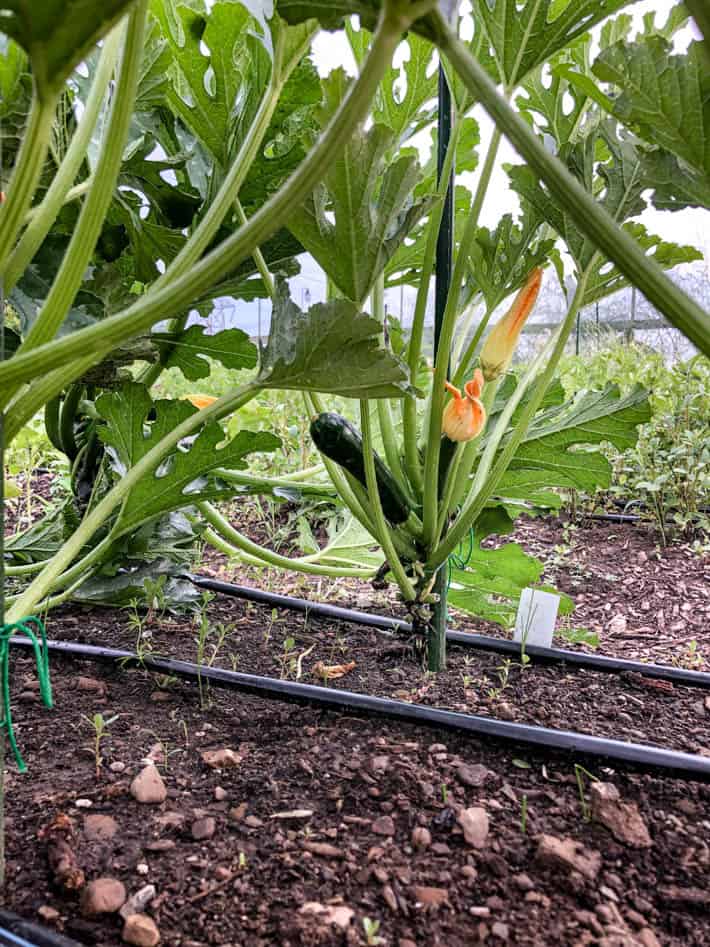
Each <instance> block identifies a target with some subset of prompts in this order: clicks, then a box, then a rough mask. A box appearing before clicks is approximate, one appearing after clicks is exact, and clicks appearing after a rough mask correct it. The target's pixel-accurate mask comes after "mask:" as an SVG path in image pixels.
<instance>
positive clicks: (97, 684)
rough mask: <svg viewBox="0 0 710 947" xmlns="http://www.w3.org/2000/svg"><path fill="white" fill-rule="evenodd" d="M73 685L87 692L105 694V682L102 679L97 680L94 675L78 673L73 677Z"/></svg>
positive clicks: (101, 695)
mask: <svg viewBox="0 0 710 947" xmlns="http://www.w3.org/2000/svg"><path fill="white" fill-rule="evenodd" d="M74 686H75V687H76V689H77V690H79V691H85V692H86V693H88V694H98V695H99V696H100V697H103V696H104V695H105V694H106V684H105V683H104V682H103V681H97V680H96V678H95V677H82V676H81V675H79V676H78V677H76V678H75V679H74Z"/></svg>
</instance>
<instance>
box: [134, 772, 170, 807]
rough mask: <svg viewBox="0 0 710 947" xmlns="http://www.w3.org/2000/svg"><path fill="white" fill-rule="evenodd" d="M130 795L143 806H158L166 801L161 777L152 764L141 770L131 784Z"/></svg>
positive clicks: (166, 792)
mask: <svg viewBox="0 0 710 947" xmlns="http://www.w3.org/2000/svg"><path fill="white" fill-rule="evenodd" d="M131 795H132V796H133V798H134V799H135V800H136V801H137V802H140V803H143V804H144V805H158V804H159V803H161V802H165V800H166V799H167V797H168V791H167V789H166V788H165V783H164V782H163V777H162V776H161V775H160V773H159V772H158V770H157V769H156V767H155V766H154V765H153V764H152V763H151V765H150V766H146V767H145V769H142V770H141V771H140V773H139V774H138V775H137V776H136V778H135V779H134V780H133V782H132V783H131Z"/></svg>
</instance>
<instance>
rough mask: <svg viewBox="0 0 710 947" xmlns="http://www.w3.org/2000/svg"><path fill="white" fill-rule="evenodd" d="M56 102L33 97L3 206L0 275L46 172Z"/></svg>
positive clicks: (0, 238)
mask: <svg viewBox="0 0 710 947" xmlns="http://www.w3.org/2000/svg"><path fill="white" fill-rule="evenodd" d="M56 104H57V102H56V99H52V100H51V101H49V100H47V101H42V102H41V101H40V99H39V97H38V95H37V91H36V90H35V92H34V94H33V96H32V107H31V109H30V114H29V118H28V120H27V126H26V128H25V132H24V135H23V136H22V144H21V145H20V150H19V152H18V154H17V158H16V160H15V168H14V170H13V172H12V177H11V178H10V183H9V184H8V186H7V200H6V201H5V203H4V204H3V205H2V207H1V208H0V275H2V274H3V273H4V272H5V269H6V267H7V262H8V257H9V255H10V253H12V249H13V246H14V244H15V239H16V237H17V235H18V233H19V232H20V229H21V228H22V225H23V224H24V221H25V215H26V214H27V211H28V210H29V207H30V204H31V202H32V198H33V196H34V193H35V190H36V189H37V184H38V183H39V179H40V175H41V174H42V167H43V166H44V159H45V158H46V157H47V150H48V148H49V139H50V137H51V134H52V124H53V123H54V111H55V107H56Z"/></svg>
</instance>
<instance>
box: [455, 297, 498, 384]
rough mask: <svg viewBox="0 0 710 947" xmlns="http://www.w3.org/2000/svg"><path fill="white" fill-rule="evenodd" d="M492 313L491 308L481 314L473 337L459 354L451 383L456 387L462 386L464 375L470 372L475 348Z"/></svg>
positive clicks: (464, 379)
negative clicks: (458, 360)
mask: <svg viewBox="0 0 710 947" xmlns="http://www.w3.org/2000/svg"><path fill="white" fill-rule="evenodd" d="M492 315H493V310H492V309H488V310H487V311H486V312H485V313H484V314H483V316H482V317H481V321H480V322H479V323H478V325H477V326H476V331H475V332H474V333H473V338H472V339H471V341H470V342H469V343H468V345H467V346H466V351H465V352H464V353H463V355H462V356H461V361H460V362H459V367H458V368H457V369H456V373H455V375H454V379H453V384H454V385H456V386H457V387H458V388H460V387H462V385H463V384H464V382H465V381H466V377H467V376H468V375H469V374H470V372H471V368H472V367H473V359H474V357H475V355H476V349H477V348H478V343H479V342H480V341H481V336H482V335H483V333H484V332H485V331H486V326H487V325H488V323H489V322H490V321H491V316H492Z"/></svg>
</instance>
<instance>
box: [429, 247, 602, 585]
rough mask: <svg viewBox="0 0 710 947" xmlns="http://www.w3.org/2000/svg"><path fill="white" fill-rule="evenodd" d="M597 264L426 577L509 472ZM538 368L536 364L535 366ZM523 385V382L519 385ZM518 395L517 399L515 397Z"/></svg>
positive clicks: (582, 280) (489, 449)
mask: <svg viewBox="0 0 710 947" xmlns="http://www.w3.org/2000/svg"><path fill="white" fill-rule="evenodd" d="M595 262H596V254H595V257H594V258H593V260H592V262H591V264H590V266H589V267H588V268H587V269H586V270H585V271H584V272H583V273H582V274H580V276H579V279H578V282H577V288H576V290H575V294H574V297H573V299H572V302H571V303H570V306H569V308H568V310H567V314H566V316H565V318H564V320H563V322H562V325H561V326H560V329H559V331H558V333H557V336H556V337H555V341H554V346H553V348H552V353H551V355H550V357H549V359H548V360H547V364H546V365H545V368H544V369H543V371H542V372H541V373H540V375H539V376H538V378H537V381H536V383H535V388H534V390H533V392H532V394H531V396H530V398H529V399H528V401H527V402H526V404H525V406H524V407H523V409H522V411H521V412H520V416H519V417H518V420H517V421H516V424H515V428H514V429H513V431H512V432H511V434H510V436H509V437H508V438H507V440H506V442H505V446H504V447H503V449H502V450H501V451H500V452H499V453H498V455H497V458H496V460H495V463H494V464H493V465H492V468H491V469H490V471H488V470H487V467H488V459H489V457H490V459H491V461H492V458H493V455H494V453H495V451H496V449H497V448H498V446H499V444H500V438H502V436H503V433H504V429H503V425H504V423H505V427H506V428H507V423H508V421H509V420H510V418H511V417H512V413H513V410H514V409H515V407H517V403H518V402H519V400H520V399H521V398H522V395H523V394H524V391H525V387H527V386H525V387H524V388H523V389H522V391H521V393H520V395H519V396H518V393H517V389H516V392H514V394H513V397H512V398H511V399H510V402H509V403H508V405H506V409H505V411H504V413H503V416H502V417H501V418H500V419H499V421H498V424H497V425H496V435H495V437H493V438H491V440H490V441H489V444H488V445H487V446H486V451H484V455H483V457H482V458H481V464H480V465H479V470H480V471H481V476H480V478H479V476H478V472H477V476H476V481H475V482H474V487H473V489H472V490H471V492H470V494H469V497H468V499H467V500H466V502H465V504H464V506H463V508H462V510H461V513H460V514H459V516H458V518H457V520H456V522H455V523H454V524H453V526H452V527H451V529H450V530H449V532H448V534H447V536H446V537H445V538H444V539H443V541H442V542H441V543H440V544H439V545H438V546H437V548H436V549H435V550H434V551H433V553H432V554H431V555H430V557H429V560H428V562H427V563H426V570H427V572H428V573H429V574H432V575H433V574H434V573H435V572H436V570H437V569H438V568H439V567H440V566H441V565H442V564H443V563H444V562H446V560H447V559H448V557H449V556H450V555H451V553H452V552H454V550H455V549H456V548H457V546H458V545H459V544H460V543H461V542H463V540H464V539H465V537H466V534H467V533H468V531H469V530H470V528H471V527H472V526H473V525H474V523H475V522H476V520H477V518H478V517H479V516H480V514H481V512H482V511H483V508H484V506H485V504H486V503H487V502H488V500H489V499H490V497H491V494H492V493H493V492H494V491H495V489H496V487H497V486H498V483H499V482H500V479H501V477H502V476H503V474H504V473H505V472H506V470H507V469H508V465H509V464H510V462H511V460H512V459H513V456H514V455H515V452H516V451H517V449H518V447H519V446H520V444H521V442H522V440H523V438H524V437H525V434H526V433H527V430H528V427H529V426H530V422H531V421H532V419H533V417H534V416H535V413H536V412H537V410H538V409H539V407H540V405H541V404H542V400H543V398H544V397H545V392H546V391H547V388H548V386H549V384H550V381H551V380H552V378H553V376H554V374H555V369H556V368H557V365H558V363H559V360H560V358H561V357H562V354H563V353H564V349H565V345H566V343H567V339H568V338H569V335H570V332H571V331H572V328H573V327H574V322H575V319H576V318H577V313H578V312H579V310H580V308H581V306H582V303H583V301H584V293H585V291H586V288H587V281H588V279H589V274H590V272H591V269H592V266H593V264H594V263H595ZM535 367H537V362H536V363H535ZM521 384H522V382H521ZM516 396H517V397H516ZM505 415H507V416H508V417H507V420H506V421H505V422H504V420H503V417H504V416H505ZM484 477H485V480H484V479H483V478H484Z"/></svg>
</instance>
